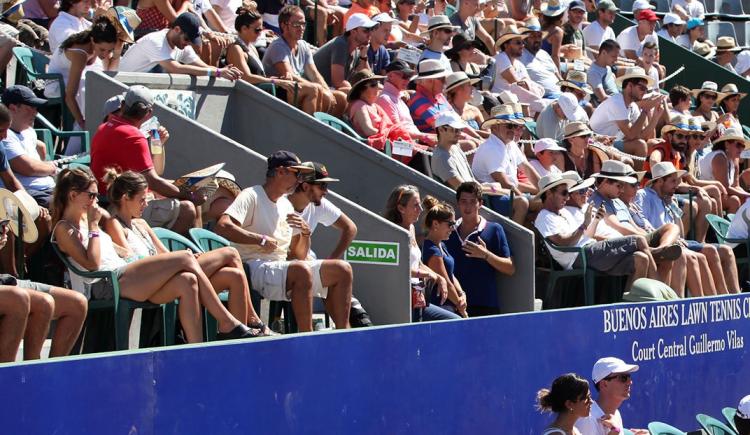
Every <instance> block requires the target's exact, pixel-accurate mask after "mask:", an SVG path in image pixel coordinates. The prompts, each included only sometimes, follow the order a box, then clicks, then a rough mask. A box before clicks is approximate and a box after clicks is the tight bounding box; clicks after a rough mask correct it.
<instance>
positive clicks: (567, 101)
mask: <svg viewBox="0 0 750 435" xmlns="http://www.w3.org/2000/svg"><path fill="white" fill-rule="evenodd" d="M557 104H558V105H559V106H560V108H561V109H562V111H563V113H564V114H565V117H566V118H568V121H571V122H588V121H589V116H588V115H586V111H585V110H583V107H581V105H580V104H578V98H576V96H575V95H573V94H571V93H570V92H563V93H562V94H561V95H560V98H558V99H557Z"/></svg>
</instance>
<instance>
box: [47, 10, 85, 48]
mask: <svg viewBox="0 0 750 435" xmlns="http://www.w3.org/2000/svg"><path fill="white" fill-rule="evenodd" d="M89 27H91V22H90V21H89V20H87V19H85V18H76V17H74V16H73V15H70V14H69V13H67V12H62V11H61V12H60V13H59V14H57V18H55V21H53V22H52V24H51V25H50V26H49V50H50V53H52V54H54V53H55V51H57V48H58V47H60V44H62V43H63V41H65V40H66V39H68V37H69V36H70V35H73V34H75V33H78V32H83V31H84V30H86V29H88V28H89Z"/></svg>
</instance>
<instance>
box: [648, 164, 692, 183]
mask: <svg viewBox="0 0 750 435" xmlns="http://www.w3.org/2000/svg"><path fill="white" fill-rule="evenodd" d="M672 174H677V178H682V176H683V175H685V174H687V171H683V170H681V169H677V168H675V166H674V163H672V162H659V163H657V164H655V165H654V166H652V167H651V179H650V180H649V181H648V184H652V183H653V182H654V181H656V180H658V179H659V178H664V177H666V176H669V175H672Z"/></svg>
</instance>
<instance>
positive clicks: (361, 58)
mask: <svg viewBox="0 0 750 435" xmlns="http://www.w3.org/2000/svg"><path fill="white" fill-rule="evenodd" d="M359 60H367V56H364V57H362V56H360V57H359Z"/></svg>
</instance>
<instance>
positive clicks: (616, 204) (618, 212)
mask: <svg viewBox="0 0 750 435" xmlns="http://www.w3.org/2000/svg"><path fill="white" fill-rule="evenodd" d="M589 202H590V203H592V204H594V206H595V207H599V206H601V205H602V204H604V210H605V211H606V212H607V215H610V214H613V215H615V216H616V217H617V220H618V221H619V222H621V223H624V224H625V223H627V224H632V223H633V220H632V218H631V217H630V210H628V206H627V205H625V203H624V202H622V200H620V199H619V198H615V199H607V198H605V197H604V196H602V194H601V193H599V191H598V190H595V191H594V193H592V194H591V198H589Z"/></svg>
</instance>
